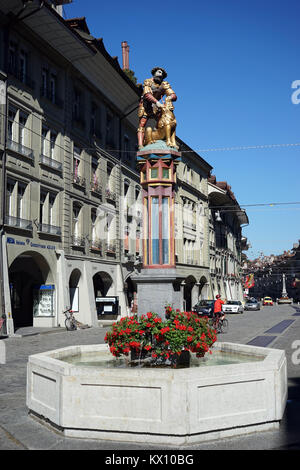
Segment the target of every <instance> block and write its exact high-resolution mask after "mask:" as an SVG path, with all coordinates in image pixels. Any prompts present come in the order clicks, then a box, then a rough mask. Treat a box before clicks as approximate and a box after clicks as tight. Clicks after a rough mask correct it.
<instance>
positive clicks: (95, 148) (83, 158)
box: [0, 111, 300, 212]
mask: <svg viewBox="0 0 300 470" xmlns="http://www.w3.org/2000/svg"><path fill="white" fill-rule="evenodd" d="M0 115H2V116H6V115H5V113H3V112H1V111H0ZM41 122H42V123H43V121H42V120H41ZM45 126H46V127H47V129H48V130H49V131H50V132H51V131H53V132H55V133H56V132H57V133H60V132H59V131H57V130H56V129H55V128H51V127H50V126H47V123H45ZM26 131H27V132H29V133H31V134H33V135H36V136H38V137H40V138H42V135H41V133H39V132H37V131H34V130H33V129H30V128H26ZM61 135H62V134H61ZM44 140H45V141H46V142H47V143H49V144H51V142H52V141H51V139H48V138H45V139H44ZM74 142H76V140H74V139H71V138H70V143H71V144H72V143H74ZM297 146H300V143H290V144H269V145H256V146H240V147H220V148H210V149H200V150H198V151H233V150H249V149H263V148H273V147H297ZM78 148H79V149H80V150H81V152H82V151H85V152H87V151H90V152H91V153H94V155H90V156H83V155H82V154H80V156H79V160H80V161H82V162H84V163H86V164H89V165H91V164H92V158H93V156H95V154H96V153H97V152H98V153H100V157H101V156H102V157H107V158H108V159H109V160H110V161H111V160H114V161H115V163H116V164H118V163H119V164H120V165H124V166H125V168H128V170H129V171H133V172H134V171H136V170H134V169H133V168H132V167H130V166H129V165H128V164H127V163H126V162H124V160H120V159H118V158H116V157H114V156H113V155H111V154H110V153H109V152H118V153H126V154H128V153H134V154H136V152H137V151H136V150H132V151H130V150H120V149H109V151H108V150H106V149H103V148H102V147H100V146H98V145H97V146H93V147H83V146H82V147H81V146H79V147H78ZM55 149H60V150H61V151H62V152H64V153H65V154H68V155H69V156H70V157H71V158H73V157H74V151H72V150H68V149H66V148H65V147H64V146H63V145H60V144H59V143H55ZM198 151H197V150H186V151H184V150H183V151H181V153H191V152H198ZM48 158H50V157H48ZM98 158H99V157H98ZM58 161H59V162H60V163H62V161H61V160H58ZM111 163H112V161H111ZM99 172H101V173H102V174H103V177H104V178H103V179H107V171H106V170H104V169H103V168H99V167H98V168H97V173H98V174H99ZM109 178H110V180H111V179H113V180H116V181H117V182H118V183H119V182H120V178H119V176H117V175H114V174H111V175H110V176H109ZM136 184H138V185H139V184H140V183H139V182H136ZM127 200H128V199H127ZM132 201H134V202H135V201H136V199H132ZM176 204H180V203H178V202H176ZM296 204H300V201H293V202H269V203H254V204H242V203H239V206H240V209H237V208H236V206H214V207H209V208H210V209H212V208H213V209H220V210H222V211H223V212H226V211H228V212H233V211H231V210H230V209H229V208H231V207H232V208H234V209H235V211H234V212H240V211H242V210H243V208H244V207H248V208H250V207H259V206H264V207H267V206H269V207H272V206H279V205H296ZM181 205H182V206H183V207H184V205H183V204H181Z"/></svg>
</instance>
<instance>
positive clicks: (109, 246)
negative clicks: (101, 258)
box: [105, 243, 116, 255]
mask: <svg viewBox="0 0 300 470" xmlns="http://www.w3.org/2000/svg"><path fill="white" fill-rule="evenodd" d="M105 252H106V253H107V254H111V255H115V254H116V245H115V244H114V243H105Z"/></svg>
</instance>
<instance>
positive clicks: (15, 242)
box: [6, 237, 56, 250]
mask: <svg viewBox="0 0 300 470" xmlns="http://www.w3.org/2000/svg"><path fill="white" fill-rule="evenodd" d="M6 243H9V244H11V245H23V246H30V247H31V248H42V249H47V250H55V249H56V246H55V245H44V244H42V243H34V242H31V241H30V240H29V239H26V241H22V240H18V239H15V238H12V237H7V239H6Z"/></svg>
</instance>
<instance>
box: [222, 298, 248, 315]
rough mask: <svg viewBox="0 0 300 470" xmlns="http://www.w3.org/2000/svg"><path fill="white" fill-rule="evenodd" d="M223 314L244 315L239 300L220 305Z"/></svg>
mask: <svg viewBox="0 0 300 470" xmlns="http://www.w3.org/2000/svg"><path fill="white" fill-rule="evenodd" d="M222 310H223V312H224V313H244V307H243V304H242V302H241V301H240V300H227V302H226V304H224V305H222Z"/></svg>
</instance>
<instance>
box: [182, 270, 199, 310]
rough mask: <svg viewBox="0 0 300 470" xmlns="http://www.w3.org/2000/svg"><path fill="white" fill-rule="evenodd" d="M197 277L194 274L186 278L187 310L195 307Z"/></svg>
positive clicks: (185, 301)
mask: <svg viewBox="0 0 300 470" xmlns="http://www.w3.org/2000/svg"><path fill="white" fill-rule="evenodd" d="M196 282H197V281H196V279H195V277H194V276H192V275H190V276H188V277H186V278H185V280H184V289H183V300H184V304H185V310H187V311H190V310H192V308H193V305H194V303H195V297H194V295H195V294H194V287H195V285H196Z"/></svg>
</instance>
